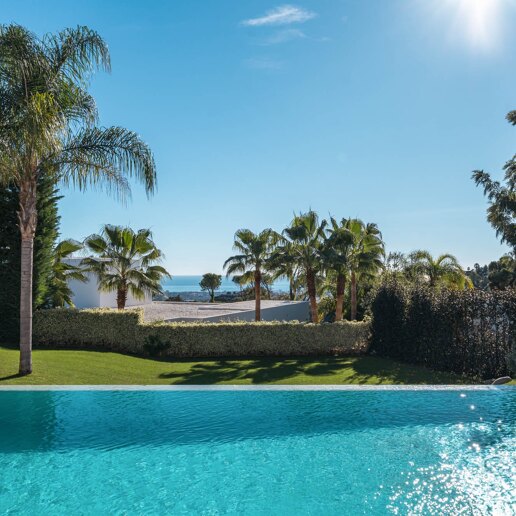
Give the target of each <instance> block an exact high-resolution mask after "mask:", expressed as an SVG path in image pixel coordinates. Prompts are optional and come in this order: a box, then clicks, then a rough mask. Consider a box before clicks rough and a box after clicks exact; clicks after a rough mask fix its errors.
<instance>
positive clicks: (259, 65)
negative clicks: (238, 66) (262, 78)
mask: <svg viewBox="0 0 516 516" xmlns="http://www.w3.org/2000/svg"><path fill="white" fill-rule="evenodd" d="M244 64H245V66H247V68H253V69H255V70H280V69H281V68H283V63H282V62H281V61H277V60H276V59H271V58H270V57H252V58H250V59H246V60H245V61H244Z"/></svg>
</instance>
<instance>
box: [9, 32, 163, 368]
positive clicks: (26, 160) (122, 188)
mask: <svg viewBox="0 0 516 516" xmlns="http://www.w3.org/2000/svg"><path fill="white" fill-rule="evenodd" d="M99 69H100V70H106V71H109V69H110V57H109V51H108V48H107V45H106V43H105V42H104V40H103V39H102V38H101V37H100V36H99V34H97V33H96V32H95V31H93V30H91V29H89V28H87V27H76V28H73V29H65V30H63V31H61V32H58V33H56V34H47V35H45V36H44V37H42V38H39V37H38V36H36V35H35V34H33V33H32V32H30V31H29V30H27V29H25V28H24V27H21V26H19V25H14V24H12V25H0V184H4V185H7V186H10V187H15V188H16V189H18V191H19V208H18V220H19V229H20V235H21V242H22V243H21V264H22V266H21V297H20V369H19V371H20V374H28V373H30V372H31V371H32V276H33V271H32V263H33V250H34V235H35V231H36V225H37V219H38V214H37V209H36V199H37V195H38V191H37V190H38V187H37V186H38V178H40V177H41V176H43V175H45V176H47V177H49V178H52V179H53V180H55V182H56V183H61V184H62V185H65V186H68V185H70V186H74V187H75V188H78V189H80V190H84V189H85V188H87V187H91V188H94V189H102V188H105V189H107V190H108V192H111V193H113V194H115V196H116V197H118V198H120V199H126V198H127V197H128V196H129V194H130V188H129V182H128V178H131V177H132V178H135V179H136V180H138V181H141V182H142V183H143V184H144V186H145V190H146V192H147V193H148V194H151V193H152V192H153V191H154V189H155V186H156V167H155V163H154V159H153V155H152V153H151V151H150V149H149V147H148V146H147V145H146V144H145V143H144V142H143V141H142V140H141V139H140V138H139V136H138V135H137V134H135V133H133V132H131V131H128V130H127V129H124V128H122V127H107V128H103V127H98V125H97V121H98V113H97V108H96V105H95V100H94V99H93V97H92V96H91V95H90V94H89V93H88V91H87V85H88V83H89V77H90V76H91V74H92V73H93V72H95V71H96V70H99Z"/></svg>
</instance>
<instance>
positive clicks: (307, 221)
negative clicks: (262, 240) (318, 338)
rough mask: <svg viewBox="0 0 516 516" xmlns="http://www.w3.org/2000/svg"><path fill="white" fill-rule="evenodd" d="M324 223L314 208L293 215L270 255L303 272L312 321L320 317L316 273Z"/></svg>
mask: <svg viewBox="0 0 516 516" xmlns="http://www.w3.org/2000/svg"><path fill="white" fill-rule="evenodd" d="M326 225H327V222H326V221H325V220H323V221H321V222H319V217H318V215H317V213H315V211H312V210H309V211H308V212H306V213H300V214H299V215H296V216H295V217H294V219H293V220H292V222H291V223H290V226H289V227H287V228H285V229H284V230H283V239H282V241H280V244H279V246H278V248H277V250H276V251H275V253H274V254H273V257H272V262H273V263H274V262H276V263H277V262H280V261H284V262H285V263H290V264H291V265H293V266H295V267H297V269H298V270H299V271H301V272H302V273H303V275H304V276H305V281H306V288H307V291H308V299H309V301H310V316H311V321H312V322H317V321H318V320H319V316H318V313H317V288H316V276H317V274H318V272H319V271H320V270H321V268H322V251H323V248H324V239H325V234H324V230H325V228H326Z"/></svg>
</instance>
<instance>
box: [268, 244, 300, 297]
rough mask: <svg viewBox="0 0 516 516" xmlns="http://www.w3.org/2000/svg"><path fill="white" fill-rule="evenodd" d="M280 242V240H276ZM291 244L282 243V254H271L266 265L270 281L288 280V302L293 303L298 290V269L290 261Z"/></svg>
mask: <svg viewBox="0 0 516 516" xmlns="http://www.w3.org/2000/svg"><path fill="white" fill-rule="evenodd" d="M278 240H280V239H278ZM291 247H292V243H291V242H288V241H286V240H284V241H283V243H282V253H281V254H278V253H273V254H272V255H271V258H270V260H269V263H268V268H269V270H270V271H271V280H272V281H273V282H274V281H275V280H277V279H280V278H286V279H287V280H288V290H289V292H288V297H289V299H290V301H294V300H295V299H296V297H297V291H298V290H299V280H300V278H299V268H298V266H297V265H296V263H294V260H292V259H291V254H292V251H291Z"/></svg>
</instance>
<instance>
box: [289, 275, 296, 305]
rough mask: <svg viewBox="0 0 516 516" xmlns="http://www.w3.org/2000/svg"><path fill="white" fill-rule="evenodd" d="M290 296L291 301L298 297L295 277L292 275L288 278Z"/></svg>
mask: <svg viewBox="0 0 516 516" xmlns="http://www.w3.org/2000/svg"><path fill="white" fill-rule="evenodd" d="M288 290H289V292H288V297H289V299H290V300H291V301H294V300H295V299H296V295H295V293H294V277H293V276H290V277H289V279H288Z"/></svg>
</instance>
